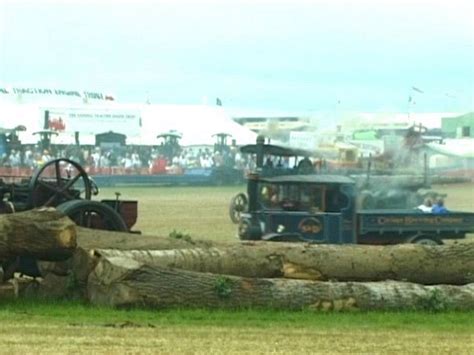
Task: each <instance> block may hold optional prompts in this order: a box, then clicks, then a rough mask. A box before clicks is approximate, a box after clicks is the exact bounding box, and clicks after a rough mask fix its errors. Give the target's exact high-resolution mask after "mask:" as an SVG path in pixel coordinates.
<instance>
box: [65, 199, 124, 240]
mask: <svg viewBox="0 0 474 355" xmlns="http://www.w3.org/2000/svg"><path fill="white" fill-rule="evenodd" d="M57 209H58V210H59V211H61V212H63V213H64V214H65V215H67V216H68V217H69V218H71V219H72V220H73V221H74V223H76V224H77V225H78V226H81V227H87V228H93V229H103V230H109V231H118V232H127V231H128V228H127V225H126V224H125V222H124V220H123V219H122V217H121V216H120V215H119V214H118V213H117V211H115V210H114V209H113V208H112V207H110V206H108V205H106V204H104V203H102V202H99V201H89V200H73V201H68V202H65V203H62V204H60V205H59V206H58V207H57Z"/></svg>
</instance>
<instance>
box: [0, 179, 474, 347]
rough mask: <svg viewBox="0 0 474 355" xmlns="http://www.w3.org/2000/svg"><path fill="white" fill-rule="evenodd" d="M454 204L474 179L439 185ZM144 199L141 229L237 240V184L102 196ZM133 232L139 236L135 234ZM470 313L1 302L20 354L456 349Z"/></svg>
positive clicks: (466, 197) (1, 337) (468, 328)
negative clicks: (232, 210) (232, 209)
mask: <svg viewBox="0 0 474 355" xmlns="http://www.w3.org/2000/svg"><path fill="white" fill-rule="evenodd" d="M436 188H437V190H440V191H442V192H446V193H448V198H447V200H446V201H447V206H448V207H449V208H451V209H460V210H466V211H467V210H469V211H474V202H473V201H474V189H473V185H472V184H462V185H446V186H439V187H436ZM115 191H120V192H121V193H122V196H121V198H123V199H137V200H139V201H140V202H139V220H138V223H137V225H136V229H139V230H142V231H143V232H144V233H146V234H152V235H161V236H168V235H169V234H170V232H172V231H173V230H176V231H179V232H182V233H188V234H190V235H191V236H192V237H193V238H196V239H211V240H227V241H232V240H235V241H236V240H237V239H236V237H235V235H236V226H235V225H234V224H232V223H231V222H230V219H229V216H228V206H229V201H230V199H231V197H232V196H233V195H234V194H236V193H238V192H243V191H245V187H244V186H234V187H218V188H215V187H159V188H158V187H142V188H135V187H126V188H124V187H121V188H107V189H102V191H101V195H100V197H101V198H114V197H115V195H114V192H115ZM130 237H131V238H133V236H130ZM473 319H474V312H470V313H451V312H444V313H424V312H404V313H380V312H379V313H331V314H325V313H311V312H271V311H255V310H254V311H245V310H244V311H238V312H223V311H203V310H168V311H144V310H129V311H125V310H111V309H99V308H93V307H88V306H85V305H81V304H74V303H73V304H71V303H53V304H51V303H48V302H44V301H42V302H39V303H37V302H34V303H33V302H20V303H19V302H4V303H0V341H1V342H2V343H3V347H2V352H10V353H11V352H13V353H22V354H23V353H49V354H50V353H61V354H63V353H88V354H89V353H109V354H110V353H136V354H145V353H197V354H204V353H206V354H213V353H219V354H222V353H281V354H287V353H292V354H302V353H341V352H342V353H381V354H382V353H383V354H385V353H396V354H409V353H416V354H418V353H452V354H469V353H472V351H473V349H474V335H473V334H474V320H473Z"/></svg>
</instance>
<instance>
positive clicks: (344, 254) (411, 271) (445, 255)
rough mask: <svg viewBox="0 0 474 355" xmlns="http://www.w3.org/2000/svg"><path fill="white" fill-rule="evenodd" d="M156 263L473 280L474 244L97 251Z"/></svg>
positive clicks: (329, 276)
mask: <svg viewBox="0 0 474 355" xmlns="http://www.w3.org/2000/svg"><path fill="white" fill-rule="evenodd" d="M94 253H95V255H97V256H104V257H114V256H119V257H126V258H131V259H135V260H137V261H139V262H143V263H146V264H148V265H153V266H161V267H173V268H179V269H185V270H192V271H198V272H211V273H214V274H226V275H236V276H243V277H264V278H269V277H270V278H271V277H284V278H293V279H306V280H319V281H336V280H337V281H383V280H400V281H410V282H415V283H420V284H427V285H429V284H466V283H471V282H474V243H460V244H450V245H443V246H424V245H415V244H401V245H396V246H365V245H308V244H290V243H269V242H247V243H242V244H236V245H232V246H228V247H220V248H206V249H204V248H193V249H181V250H141V251H140V250H129V251H118V250H103V249H100V250H95V251H94Z"/></svg>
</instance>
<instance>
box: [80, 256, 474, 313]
mask: <svg viewBox="0 0 474 355" xmlns="http://www.w3.org/2000/svg"><path fill="white" fill-rule="evenodd" d="M88 297H89V300H90V302H91V303H93V304H96V305H107V306H114V307H131V306H140V307H150V308H170V307H173V308H175V307H178V308H181V307H197V308H226V309H238V308H271V309H285V310H302V309H313V310H403V309H417V308H424V309H432V310H440V309H458V310H473V309H474V284H469V285H464V286H453V285H436V286H423V285H418V284H413V283H408V282H399V281H386V282H318V281H306V280H287V279H260V278H241V277H236V276H222V275H215V274H209V273H199V272H193V271H186V270H178V269H171V268H163V267H156V266H148V265H145V264H143V263H140V262H137V261H135V260H132V259H127V258H120V257H115V258H113V257H112V258H102V259H101V260H100V262H99V264H98V265H97V267H96V268H95V269H94V271H93V272H92V274H91V275H90V276H89V282H88Z"/></svg>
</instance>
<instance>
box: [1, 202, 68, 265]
mask: <svg viewBox="0 0 474 355" xmlns="http://www.w3.org/2000/svg"><path fill="white" fill-rule="evenodd" d="M75 248H76V226H75V224H74V222H72V221H71V220H70V219H69V218H68V217H67V216H65V215H64V214H62V213H60V212H58V211H56V210H55V209H52V208H42V209H34V210H31V211H27V212H19V213H13V214H5V215H0V259H3V260H5V259H7V258H11V257H17V256H31V257H35V258H38V259H43V260H61V259H64V258H67V257H69V256H70V255H71V254H72V252H73V251H74V249H75Z"/></svg>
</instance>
